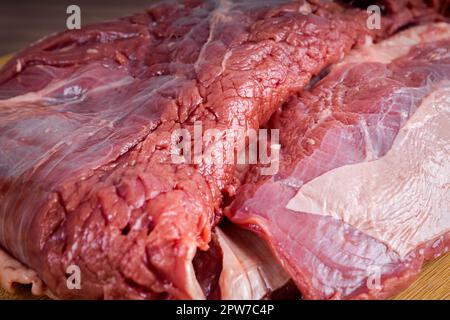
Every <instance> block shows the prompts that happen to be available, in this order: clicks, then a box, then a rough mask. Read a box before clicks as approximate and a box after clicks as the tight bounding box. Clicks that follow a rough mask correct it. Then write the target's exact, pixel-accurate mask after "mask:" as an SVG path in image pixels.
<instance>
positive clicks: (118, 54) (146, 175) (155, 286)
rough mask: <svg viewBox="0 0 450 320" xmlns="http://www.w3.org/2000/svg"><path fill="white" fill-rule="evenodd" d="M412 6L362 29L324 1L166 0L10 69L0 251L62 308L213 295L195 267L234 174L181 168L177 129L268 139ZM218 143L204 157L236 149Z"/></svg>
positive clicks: (4, 91) (2, 107)
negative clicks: (343, 62)
mask: <svg viewBox="0 0 450 320" xmlns="http://www.w3.org/2000/svg"><path fill="white" fill-rule="evenodd" d="M405 10H406V12H408V15H407V16H406V17H407V18H406V19H405V18H402V19H396V18H395V17H394V16H386V17H385V20H384V22H383V24H382V29H380V30H368V29H367V28H366V19H367V13H366V12H365V10H360V9H355V8H352V7H350V6H348V5H344V4H338V3H333V2H329V1H311V2H304V1H288V0H265V1H260V0H252V1H237V0H236V1H226V0H223V1H195V0H194V1H183V2H181V1H179V2H178V1H169V2H161V3H159V4H156V5H154V6H152V7H150V8H149V9H148V10H146V11H145V12H143V13H140V14H136V15H134V16H131V17H126V18H123V19H120V20H117V21H113V22H107V23H102V24H97V25H93V26H88V27H83V29H82V30H75V31H66V32H64V33H61V34H57V35H54V36H50V37H48V38H45V39H43V40H41V41H39V42H37V43H35V44H34V45H32V46H31V47H29V48H27V49H25V50H24V51H23V52H21V53H19V54H18V55H16V56H15V57H14V58H13V59H12V60H11V61H10V62H9V63H8V64H7V65H6V66H5V67H4V68H3V69H2V71H1V74H0V99H1V100H0V199H1V203H0V245H1V246H2V248H3V249H5V250H6V251H7V252H8V253H9V254H10V255H12V256H14V257H15V258H16V259H18V260H19V261H20V262H21V263H22V264H24V265H26V266H27V267H29V268H31V269H33V270H35V271H36V273H37V274H38V276H39V277H40V278H41V279H42V280H43V281H44V282H45V284H46V285H47V286H48V287H49V289H50V291H51V292H52V293H53V294H55V295H56V296H58V297H60V298H90V299H98V298H139V299H165V298H183V299H187V298H194V299H203V298H205V295H206V296H207V295H208V292H206V289H205V287H203V285H202V284H200V282H199V280H198V279H197V277H196V274H195V268H194V266H193V264H192V260H193V258H194V256H195V255H196V253H197V249H200V250H207V249H208V248H209V243H210V241H211V230H212V228H213V227H214V226H215V225H216V224H217V222H218V221H219V220H220V218H221V215H222V212H221V207H220V205H221V201H222V194H226V195H227V196H232V195H233V194H234V193H235V190H236V187H237V183H238V182H237V181H236V179H235V177H234V173H235V164H234V163H231V164H228V163H222V162H218V161H215V159H212V160H211V161H202V162H201V163H199V164H189V163H188V164H174V163H173V161H172V150H173V148H172V147H173V144H174V141H172V133H173V132H174V131H175V130H177V129H186V130H188V131H189V132H193V131H194V123H196V122H200V121H201V123H202V125H203V129H204V130H207V129H209V128H214V129H216V130H217V131H218V132H219V133H223V132H225V131H226V130H227V129H233V128H238V127H239V128H243V129H244V130H243V132H245V131H246V130H248V129H258V128H259V127H260V126H262V125H263V124H264V123H265V122H267V120H268V119H269V118H270V116H271V115H272V114H273V112H275V111H276V110H277V108H278V107H279V106H280V105H282V103H284V102H285V101H286V100H287V99H288V98H289V97H290V96H292V95H293V94H294V93H296V92H298V91H300V90H302V89H303V88H304V87H305V86H306V85H307V84H308V83H309V81H310V79H311V77H313V76H315V75H317V74H319V73H320V72H321V71H322V70H323V69H324V68H325V67H326V66H328V65H330V64H332V63H335V62H337V61H339V60H340V59H341V58H342V57H343V56H344V54H345V53H347V52H348V51H350V50H351V49H352V48H353V47H355V46H357V45H359V44H361V43H363V42H364V41H366V40H367V39H368V37H367V36H370V37H372V39H378V38H380V37H384V36H387V35H389V34H390V33H392V32H395V30H397V29H398V28H400V27H402V26H404V25H406V24H408V23H409V22H411V21H413V20H414V21H415V20H416V19H420V17H422V13H417V12H416V11H414V10H413V8H408V9H405ZM429 14H431V11H426V13H425V16H426V17H427V19H428V17H431V16H432V14H431V15H429ZM425 16H424V17H425ZM219 136H221V135H220V134H219ZM236 140H242V137H237V139H236ZM219 142H221V143H218V141H210V142H209V143H208V144H206V145H203V149H205V150H210V151H211V150H212V151H216V152H219V153H220V152H223V153H225V154H229V153H232V154H234V153H237V152H238V151H239V150H237V144H236V143H235V142H232V143H230V142H229V141H219ZM219 146H220V147H219ZM222 147H223V148H222ZM222 149H223V150H222ZM73 265H74V266H77V267H79V268H80V271H81V289H79V290H71V289H69V288H68V286H67V282H66V279H67V276H68V275H67V274H66V272H67V270H68V268H69V267H71V266H73ZM201 282H202V283H203V281H201ZM205 283H208V281H205Z"/></svg>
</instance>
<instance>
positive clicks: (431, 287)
mask: <svg viewBox="0 0 450 320" xmlns="http://www.w3.org/2000/svg"><path fill="white" fill-rule="evenodd" d="M9 58H10V56H4V57H0V66H1V65H3V64H4V63H5V62H6V61H8V59H9ZM32 298H33V297H32V296H31V295H30V293H29V291H28V290H26V289H23V288H22V289H21V290H20V291H19V292H18V293H17V294H14V295H11V294H8V293H6V292H5V291H4V290H2V289H0V300H5V299H32ZM394 299H397V300H402V299H409V300H414V299H439V300H450V252H449V253H447V254H446V255H444V256H442V257H440V258H439V259H437V260H434V261H431V262H428V263H426V264H425V266H424V268H423V269H422V272H421V273H420V275H419V277H418V279H417V280H416V281H415V282H414V283H413V284H412V285H411V286H410V287H409V288H408V289H407V290H405V291H404V292H402V293H401V294H399V295H397V296H396V297H394Z"/></svg>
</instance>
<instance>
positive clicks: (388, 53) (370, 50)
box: [339, 22, 450, 65]
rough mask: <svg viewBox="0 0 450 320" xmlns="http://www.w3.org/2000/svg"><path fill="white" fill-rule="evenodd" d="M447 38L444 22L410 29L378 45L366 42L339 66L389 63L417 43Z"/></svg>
mask: <svg viewBox="0 0 450 320" xmlns="http://www.w3.org/2000/svg"><path fill="white" fill-rule="evenodd" d="M449 37H450V24H448V23H444V22H441V23H434V24H429V25H423V26H418V27H414V28H410V29H408V30H405V31H403V32H400V33H399V34H397V35H395V36H392V37H390V38H389V39H387V40H384V41H382V42H380V43H378V44H372V43H371V42H370V41H366V43H367V44H366V45H365V46H364V47H362V48H361V49H360V50H356V51H353V52H351V53H350V54H349V55H348V56H347V57H346V58H345V59H344V61H343V62H342V63H340V64H339V65H343V64H346V63H349V62H361V61H364V62H380V63H390V62H392V61H393V60H395V59H397V58H399V57H401V56H404V55H406V54H408V52H409V50H410V49H411V47H413V46H415V45H417V44H419V43H427V42H433V41H439V40H443V39H448V38H449Z"/></svg>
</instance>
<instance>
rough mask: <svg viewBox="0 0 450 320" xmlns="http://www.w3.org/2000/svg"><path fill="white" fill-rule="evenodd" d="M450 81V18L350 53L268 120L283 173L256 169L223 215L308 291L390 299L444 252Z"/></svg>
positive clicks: (316, 295) (449, 236)
mask: <svg viewBox="0 0 450 320" xmlns="http://www.w3.org/2000/svg"><path fill="white" fill-rule="evenodd" d="M449 80H450V25H448V24H445V23H443V24H435V25H429V26H422V27H416V28H413V29H410V30H408V31H405V32H403V33H401V34H399V35H397V36H394V37H392V38H390V39H389V40H386V41H384V42H382V43H380V44H377V45H373V46H368V47H366V48H364V49H362V50H361V51H359V52H355V53H353V54H351V55H350V56H349V57H348V58H347V59H346V60H345V61H344V62H343V63H340V64H339V65H337V66H335V67H334V68H333V70H332V71H331V72H330V74H328V75H327V76H326V77H325V78H323V79H322V80H321V81H320V82H319V83H317V85H316V86H315V87H314V88H312V89H311V90H310V91H307V92H304V93H302V94H301V95H300V96H299V97H298V98H294V99H293V100H292V101H290V102H289V103H288V104H287V105H286V106H284V108H283V110H282V111H280V112H279V113H278V114H277V115H276V116H275V117H274V119H273V121H272V123H271V127H273V128H280V143H281V145H282V149H281V153H282V158H281V160H280V162H281V164H280V168H281V169H280V171H279V173H278V174H277V175H275V176H272V177H260V176H259V174H258V172H259V168H253V170H251V171H250V172H249V173H248V174H247V177H246V180H247V183H246V184H245V185H244V186H243V187H242V188H241V189H240V193H238V195H237V197H236V200H235V202H234V203H233V204H232V205H231V207H230V208H229V209H228V211H227V214H228V216H229V217H230V219H231V220H232V221H233V222H235V223H237V224H240V225H242V226H245V227H246V228H249V229H251V230H254V231H255V232H257V233H258V234H259V235H260V236H261V237H263V238H264V239H265V240H266V241H267V242H268V243H269V245H270V246H271V248H272V249H273V251H274V253H275V254H276V256H277V257H278V259H280V260H281V261H282V262H283V266H285V269H286V271H288V273H289V274H290V275H291V277H292V278H293V280H294V281H295V282H296V284H297V286H298V287H299V289H300V291H301V293H302V295H303V296H304V297H305V298H309V299H344V298H386V297H389V296H391V295H392V294H394V293H396V292H398V291H399V290H401V289H402V288H404V287H406V286H407V285H408V284H409V283H410V282H411V281H412V280H413V279H414V277H415V276H416V275H417V273H418V272H419V271H420V268H421V265H422V263H423V261H424V260H428V259H431V258H435V257H437V256H438V255H440V254H442V253H444V252H447V251H448V247H449V245H450V216H449V203H450V195H449V185H450V168H449V166H448V165H449V163H450V150H449V149H448V141H449V137H448V132H449V130H448V127H449V123H450V122H449V119H450V118H449V113H450V109H449V108H450V103H449V99H450V81H449ZM417 109H418V110H417ZM416 110H417V111H416ZM391 175H392V176H391Z"/></svg>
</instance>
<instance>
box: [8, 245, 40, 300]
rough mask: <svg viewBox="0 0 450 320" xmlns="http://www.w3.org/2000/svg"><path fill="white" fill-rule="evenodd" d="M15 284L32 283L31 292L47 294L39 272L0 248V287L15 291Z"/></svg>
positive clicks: (37, 294)
mask: <svg viewBox="0 0 450 320" xmlns="http://www.w3.org/2000/svg"><path fill="white" fill-rule="evenodd" d="M15 284H25V285H28V284H31V292H32V294H34V295H36V296H41V295H44V294H46V289H45V285H44V283H43V282H42V281H41V279H39V277H38V275H37V273H36V272H34V271H33V270H31V269H29V268H27V267H25V266H24V265H23V264H21V263H20V262H19V261H17V260H16V259H14V258H13V257H11V256H10V255H9V254H7V253H6V252H5V251H3V250H2V249H1V248H0V288H3V289H5V290H6V291H7V292H10V293H13V292H14V285H15Z"/></svg>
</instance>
